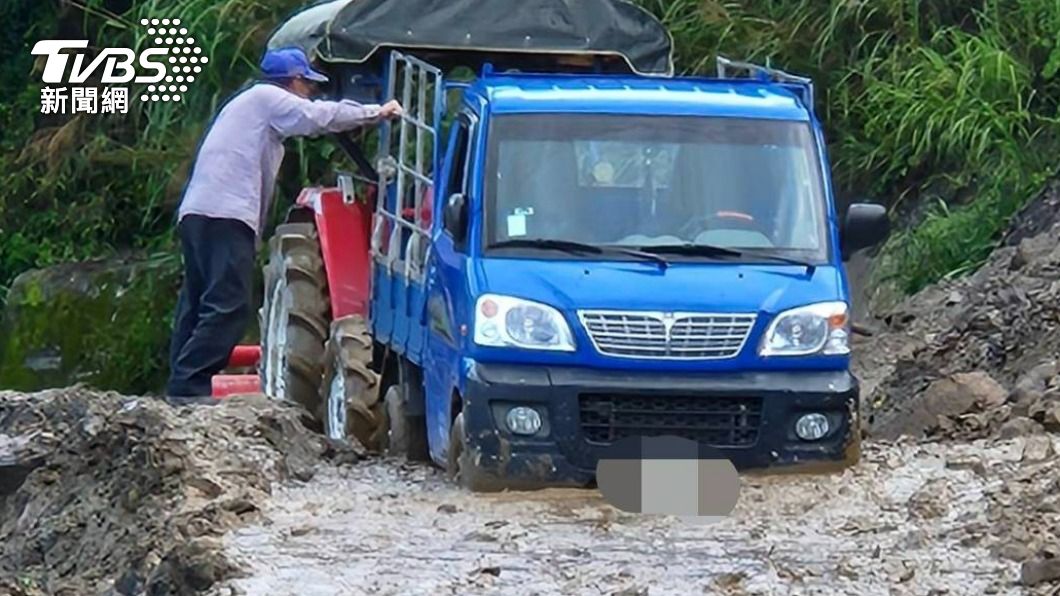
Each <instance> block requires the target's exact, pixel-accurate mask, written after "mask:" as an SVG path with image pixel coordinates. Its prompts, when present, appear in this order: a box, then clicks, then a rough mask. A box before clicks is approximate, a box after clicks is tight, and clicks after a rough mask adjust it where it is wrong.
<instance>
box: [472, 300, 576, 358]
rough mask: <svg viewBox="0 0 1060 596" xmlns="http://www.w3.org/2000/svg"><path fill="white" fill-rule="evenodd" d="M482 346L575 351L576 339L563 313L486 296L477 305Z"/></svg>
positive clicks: (477, 337)
mask: <svg viewBox="0 0 1060 596" xmlns="http://www.w3.org/2000/svg"><path fill="white" fill-rule="evenodd" d="M475 343H476V344H478V345H480V346H492V347H516V348H528V349H532V350H559V351H563V352H573V351H574V336H572V335H571V331H570V326H569V325H567V321H566V319H564V318H563V315H562V314H560V312H559V311H558V310H556V309H554V308H552V307H551V306H548V305H546V304H540V303H538V302H531V301H529V300H523V299H521V298H512V297H511V296H498V295H496V294H485V295H483V296H481V297H480V298H479V299H478V303H477V304H476V305H475Z"/></svg>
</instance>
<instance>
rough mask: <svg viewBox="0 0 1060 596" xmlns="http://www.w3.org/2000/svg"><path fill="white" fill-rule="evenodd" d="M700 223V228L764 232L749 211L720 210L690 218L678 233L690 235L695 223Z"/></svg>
mask: <svg viewBox="0 0 1060 596" xmlns="http://www.w3.org/2000/svg"><path fill="white" fill-rule="evenodd" d="M719 221H720V222H721V223H720V225H709V224H711V223H712V222H719ZM697 224H698V225H699V226H700V229H703V228H706V229H708V230H709V229H715V228H722V229H727V230H733V229H735V230H749V231H754V232H763V230H762V227H761V226H760V225H759V224H758V222H756V221H755V218H754V217H752V216H751V215H750V214H748V213H743V212H742V211H718V212H717V213H715V214H713V215H707V216H704V217H695V218H692V219H690V220H689V221H688V222H687V223H685V225H683V226H681V229H680V230H678V232H677V235H678V236H681V237H688V235H689V234H691V233H692V232H693V231H694V227H693V226H695V225H697Z"/></svg>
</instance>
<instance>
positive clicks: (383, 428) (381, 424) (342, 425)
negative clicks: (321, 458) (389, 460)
mask: <svg viewBox="0 0 1060 596" xmlns="http://www.w3.org/2000/svg"><path fill="white" fill-rule="evenodd" d="M325 352H326V356H325V358H324V363H325V370H324V377H323V379H324V382H323V385H322V386H321V389H320V393H321V394H322V395H323V396H324V400H323V403H322V404H321V408H320V410H319V412H318V415H319V416H320V418H321V419H322V420H323V421H324V434H326V435H327V436H328V437H330V438H332V439H335V440H339V441H346V440H348V439H349V438H350V437H353V438H355V439H357V441H359V442H360V443H361V445H363V446H364V448H365V449H367V450H368V451H371V452H377V453H378V452H381V451H382V450H383V448H384V447H385V444H386V432H387V423H386V412H385V411H384V408H383V402H382V400H380V399H379V373H377V372H375V371H374V370H372V336H371V335H369V333H368V325H367V324H366V322H365V320H364V318H363V317H361V316H360V315H353V316H349V317H343V318H341V319H338V320H335V321H332V323H331V335H330V337H329V339H328V341H327V344H326V346H325Z"/></svg>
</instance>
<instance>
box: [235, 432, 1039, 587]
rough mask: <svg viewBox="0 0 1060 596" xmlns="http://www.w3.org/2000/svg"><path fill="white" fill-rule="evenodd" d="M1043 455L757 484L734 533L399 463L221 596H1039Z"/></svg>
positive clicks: (891, 449)
mask: <svg viewBox="0 0 1060 596" xmlns="http://www.w3.org/2000/svg"><path fill="white" fill-rule="evenodd" d="M1043 440H1048V441H1051V439H1047V438H1046V437H1039V438H1038V439H1032V440H1025V439H1015V440H1013V441H1007V442H1000V443H995V444H985V443H969V444H946V445H942V444H921V445H914V444H906V445H889V446H885V445H879V444H870V445H869V446H868V447H867V449H866V451H867V452H866V454H865V457H864V460H863V462H862V464H861V465H859V466H858V467H857V468H855V469H853V470H850V471H847V472H846V473H844V474H841V475H834V476H778V477H760V478H744V479H743V486H742V493H741V499H740V503H739V505H738V506H737V509H736V511H735V512H734V514H733V516H731V517H730V518H726V519H721V520H706V519H681V518H675V517H669V516H649V515H630V514H625V513H622V512H619V511H617V510H615V509H613V508H611V507H610V506H608V505H607V504H606V503H603V502H602V501H601V500H600V499H599V493H597V492H596V491H588V490H549V491H542V492H536V493H510V494H499V495H474V494H470V493H467V492H464V491H461V490H459V489H457V488H455V487H453V486H451V485H450V484H448V483H447V482H446V481H445V479H444V476H443V475H442V474H441V473H440V472H439V471H436V470H434V469H432V468H430V467H426V466H409V465H405V464H400V463H398V462H394V461H381V460H377V461H373V462H363V463H361V464H359V465H357V466H353V467H345V468H329V469H327V470H322V471H321V472H320V473H318V474H317V476H316V477H315V478H314V479H313V480H312V481H311V482H309V483H307V484H304V485H299V486H288V487H285V488H282V489H280V490H278V491H276V492H275V493H274V495H273V497H272V499H271V500H270V502H269V503H268V505H267V506H266V507H265V508H264V510H263V516H262V518H261V519H260V520H259V521H258V522H257V523H254V524H252V525H249V526H246V527H244V528H242V529H239V530H236V531H234V532H232V533H230V534H229V535H228V536H226V538H225V541H224V544H225V550H226V552H227V554H228V555H229V557H230V558H231V559H232V560H233V561H234V562H236V563H237V564H240V565H242V566H243V567H244V569H245V573H246V575H245V577H242V578H239V579H236V580H233V581H231V582H230V583H228V584H226V585H225V586H224V587H223V588H222V589H220V590H218V591H217V592H218V593H243V594H302V595H306V596H309V595H317V594H319V595H321V596H323V595H331V594H395V595H396V594H432V595H434V594H513V595H514V594H542V595H544V594H622V595H635V594H651V595H658V594H837V593H842V594H859V595H868V594H918V595H919V594H1023V593H1027V592H1026V590H1027V588H1025V587H1024V586H1021V585H1020V584H1019V581H1020V565H1019V564H1018V563H1017V562H1015V561H1013V560H1011V559H1012V558H1013V556H1012V555H1011V554H1010V551H1012V550H1013V549H1016V548H1018V545H1013V544H1011V540H1012V537H1011V536H1009V535H1008V534H1009V530H1010V529H1011V528H1010V527H1009V526H1011V525H1013V524H1015V525H1021V524H1022V521H1021V518H1020V517H1019V515H1018V512H1017V511H1015V510H1012V511H1008V512H1007V513H1006V510H1005V508H1004V507H1001V506H1000V505H1001V503H1002V502H1006V503H1008V504H1009V505H1008V506H1010V505H1011V502H1012V499H1013V498H1015V497H1013V493H1012V489H1011V487H1010V484H1018V483H1019V482H1020V481H1019V478H1022V477H1030V476H1034V475H1039V476H1040V474H1039V472H1040V470H1039V469H1038V468H1042V467H1044V466H1054V465H1055V461H1053V460H1052V459H1051V457H1049V458H1048V459H1047V460H1044V461H1043V456H1042V452H1043V448H1045V453H1047V454H1049V455H1050V456H1051V453H1052V452H1053V449H1052V445H1051V444H1050V445H1046V444H1045V443H1043V442H1042V441H1043ZM1058 447H1060V445H1058ZM1010 513H1011V514H1012V515H1009V514H1010ZM1006 556H1007V557H1008V558H1006ZM1015 558H1018V557H1015Z"/></svg>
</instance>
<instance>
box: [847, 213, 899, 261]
mask: <svg viewBox="0 0 1060 596" xmlns="http://www.w3.org/2000/svg"><path fill="white" fill-rule="evenodd" d="M890 232H891V221H890V220H889V219H888V218H887V208H886V207H884V206H883V205H876V204H873V203H854V204H852V205H851V206H850V209H848V210H847V216H846V219H845V220H844V221H843V227H842V229H841V230H840V235H839V250H840V253H841V254H842V256H843V261H844V262H846V261H847V260H848V259H850V257H851V256H853V255H854V253H856V252H858V251H859V250H861V249H864V248H869V247H870V246H875V245H877V244H879V243H880V242H883V240H884V239H886V238H887V235H888V234H890Z"/></svg>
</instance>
